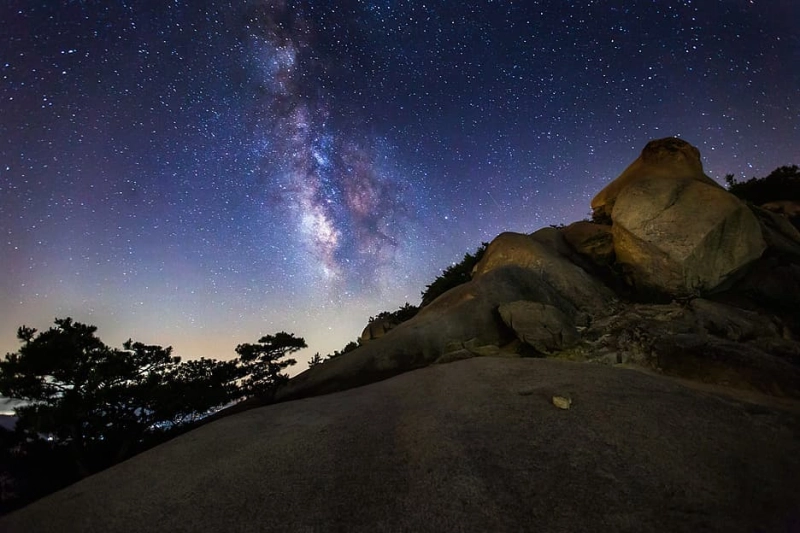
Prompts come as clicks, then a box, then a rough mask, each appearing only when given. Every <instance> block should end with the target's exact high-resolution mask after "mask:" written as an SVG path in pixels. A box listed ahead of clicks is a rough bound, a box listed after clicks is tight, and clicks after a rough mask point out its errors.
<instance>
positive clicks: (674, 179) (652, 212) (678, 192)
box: [592, 138, 766, 297]
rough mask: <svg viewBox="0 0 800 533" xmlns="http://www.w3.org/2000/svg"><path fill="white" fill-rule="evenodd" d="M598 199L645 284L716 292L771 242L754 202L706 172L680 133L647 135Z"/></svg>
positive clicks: (633, 278) (629, 272) (621, 259)
mask: <svg viewBox="0 0 800 533" xmlns="http://www.w3.org/2000/svg"><path fill="white" fill-rule="evenodd" d="M592 206H593V208H595V209H596V211H595V213H598V211H599V212H600V213H602V215H605V214H609V213H610V216H611V221H612V227H611V231H612V235H613V239H614V251H615V254H616V260H617V263H618V264H619V265H620V266H621V267H622V268H623V270H624V272H625V274H626V278H627V281H628V282H629V283H630V284H631V285H632V286H634V287H635V288H636V289H637V290H641V291H648V290H652V291H654V292H659V293H664V294H668V295H670V296H677V297H686V296H696V295H701V294H707V293H710V292H713V291H714V290H715V289H717V288H719V287H720V286H722V285H724V284H725V282H727V281H729V280H732V279H734V278H735V277H736V276H737V275H738V274H740V273H741V272H743V270H744V269H745V267H747V266H748V265H749V264H751V263H752V262H753V261H755V260H756V259H758V258H759V257H761V254H762V253H763V252H764V250H765V248H766V243H765V242H764V239H763V237H762V232H761V227H760V225H759V223H758V219H757V218H756V217H755V216H754V215H753V213H752V212H751V210H750V209H748V208H747V206H746V205H745V204H744V203H743V202H741V201H740V200H739V199H737V198H736V197H735V196H733V195H732V194H730V193H728V192H727V191H726V190H725V189H723V188H722V187H720V186H719V185H717V184H716V183H715V182H714V181H713V180H711V179H710V178H708V177H707V176H705V175H704V174H703V172H702V165H701V164H700V159H699V152H698V151H697V149H696V148H694V147H693V146H691V145H690V144H688V143H686V142H685V141H682V140H680V139H674V138H673V139H661V140H658V141H652V142H650V143H648V144H647V146H646V147H645V149H644V150H643V151H642V155H641V156H639V158H638V159H637V160H636V161H634V162H633V164H631V165H630V166H629V167H628V168H627V169H626V170H625V172H623V173H622V175H620V177H618V178H617V179H616V180H614V181H613V182H612V183H611V184H609V185H608V186H607V187H606V188H605V189H603V190H602V191H601V192H600V194H598V195H597V197H595V199H594V200H593V201H592ZM609 208H610V212H609Z"/></svg>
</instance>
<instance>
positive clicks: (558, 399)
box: [553, 396, 572, 409]
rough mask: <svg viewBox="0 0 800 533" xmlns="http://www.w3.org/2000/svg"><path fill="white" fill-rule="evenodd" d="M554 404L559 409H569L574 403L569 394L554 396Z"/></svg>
mask: <svg viewBox="0 0 800 533" xmlns="http://www.w3.org/2000/svg"><path fill="white" fill-rule="evenodd" d="M553 405H555V406H556V407H558V408H559V409H569V406H570V405H572V398H569V397H567V396H553Z"/></svg>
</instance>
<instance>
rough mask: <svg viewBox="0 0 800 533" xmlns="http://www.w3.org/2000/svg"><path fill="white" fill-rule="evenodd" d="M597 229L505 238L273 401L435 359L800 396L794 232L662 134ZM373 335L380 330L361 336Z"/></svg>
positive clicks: (619, 188)
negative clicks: (589, 366)
mask: <svg viewBox="0 0 800 533" xmlns="http://www.w3.org/2000/svg"><path fill="white" fill-rule="evenodd" d="M592 208H593V210H594V213H595V216H594V221H593V222H590V221H580V222H575V223H574V224H571V225H569V226H567V227H563V228H544V229H541V230H539V231H536V232H534V233H532V234H530V235H527V234H518V233H503V234H501V235H499V236H498V237H497V238H495V239H494V240H493V241H492V242H491V243H490V245H489V246H488V248H487V250H486V253H485V255H484V257H483V258H482V259H481V261H480V262H479V263H478V264H477V265H476V267H475V269H474V272H473V277H472V280H471V281H470V282H468V283H466V284H463V285H461V286H458V287H456V288H454V289H452V290H450V291H449V292H447V293H445V294H443V295H442V296H440V297H439V298H437V299H436V300H435V301H433V302H432V303H430V304H429V305H427V306H425V307H423V308H422V310H421V311H420V312H419V313H418V314H417V316H415V317H414V318H412V319H411V320H409V321H407V322H404V323H402V324H399V325H397V324H391V327H383V325H381V328H380V331H379V332H372V333H371V329H370V328H367V330H365V332H364V334H363V335H362V338H361V340H362V343H363V345H362V346H361V347H360V348H359V349H357V350H355V351H354V352H351V353H349V354H348V355H347V357H343V358H338V359H337V360H332V361H329V362H326V363H325V364H323V365H318V366H316V367H314V368H312V369H310V370H308V371H307V372H304V373H303V374H301V375H299V376H297V377H295V378H294V379H293V380H291V381H290V383H289V384H288V385H287V386H286V387H285V388H284V389H283V390H281V391H279V393H278V398H279V399H280V400H288V399H293V398H299V397H305V396H312V395H316V394H321V393H328V392H333V391H336V390H344V389H346V388H349V387H352V386H356V385H363V384H365V383H369V382H372V381H375V380H378V379H383V378H386V377H388V376H391V375H395V374H398V373H401V372H405V371H408V370H412V369H415V368H420V367H424V366H427V365H429V364H433V363H444V362H451V361H454V360H458V359H465V358H470V357H476V356H487V355H489V356H504V357H524V356H547V357H556V358H565V359H569V360H574V361H586V362H594V363H602V364H609V365H619V364H623V365H636V366H638V367H641V368H645V369H648V370H653V371H657V372H661V373H664V374H667V375H673V376H677V377H685V378H689V379H693V380H698V381H701V382H704V383H712V384H719V385H725V386H730V387H736V388H739V389H742V390H750V391H758V392H761V393H765V394H769V395H777V396H785V397H790V398H800V342H798V339H799V338H800V313H798V312H797V309H796V305H797V302H800V233H798V231H797V230H796V229H795V228H794V227H793V226H792V224H791V223H789V221H788V219H787V218H786V217H785V216H783V215H781V214H776V213H774V212H771V211H769V210H766V209H763V208H760V207H758V206H753V205H748V204H746V203H744V202H742V201H740V200H739V199H738V198H736V197H735V196H733V195H732V194H730V193H728V192H727V191H726V190H725V189H724V188H723V187H721V186H720V185H718V184H717V183H716V182H715V181H714V180H712V179H711V178H709V177H708V176H706V175H705V174H704V173H703V167H702V163H701V160H700V153H699V151H698V150H697V149H696V148H695V147H693V146H691V145H690V144H689V143H687V142H685V141H683V140H681V139H677V138H667V139H660V140H656V141H651V142H650V143H648V144H647V146H645V148H644V149H643V150H642V153H641V155H640V156H639V157H638V158H637V159H636V160H635V161H634V162H633V163H632V164H631V165H630V166H629V167H628V168H627V169H626V170H625V171H624V172H623V173H622V174H621V175H620V176H619V177H618V178H617V179H615V180H613V181H612V182H611V183H609V184H608V185H607V186H606V187H605V188H604V189H603V190H602V191H601V192H600V193H599V194H598V195H597V196H596V197H595V198H594V199H593V200H592ZM372 329H376V328H372Z"/></svg>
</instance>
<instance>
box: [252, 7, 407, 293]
mask: <svg viewBox="0 0 800 533" xmlns="http://www.w3.org/2000/svg"><path fill="white" fill-rule="evenodd" d="M250 13H251V15H252V16H251V17H250V18H249V21H248V24H247V26H246V29H247V31H248V33H249V35H248V46H249V47H250V50H251V54H252V58H253V65H254V69H255V73H256V78H255V81H256V83H257V84H258V93H259V95H260V96H259V98H258V99H257V101H256V103H255V104H254V105H253V111H252V112H253V113H254V115H255V116H256V117H257V118H256V121H255V122H256V123H255V133H256V135H257V138H258V139H259V144H260V146H261V149H260V152H259V156H261V157H263V158H264V160H263V164H262V165H261V171H262V172H263V173H264V174H265V176H264V178H265V183H269V184H271V185H270V186H271V187H273V188H274V187H277V188H278V189H279V193H278V194H277V196H276V198H277V201H276V202H275V203H274V204H273V205H271V206H270V207H271V208H273V209H286V210H288V212H289V213H291V217H292V220H293V222H294V224H295V225H296V227H297V230H298V234H299V237H300V240H301V241H302V242H303V244H304V245H305V249H306V250H307V251H308V252H310V254H311V256H312V258H313V259H312V263H311V264H312V265H315V266H317V265H318V266H319V272H320V273H321V274H322V275H323V276H324V278H325V280H326V281H328V282H329V283H330V284H331V286H333V287H336V288H344V289H345V290H346V291H351V290H363V289H369V288H374V287H375V285H376V284H379V283H380V280H379V279H378V277H379V276H380V275H381V274H383V273H384V272H385V267H387V266H390V265H391V262H392V260H393V258H394V255H395V251H396V248H397V245H398V240H399V239H403V237H404V235H403V233H404V232H403V228H404V227H406V226H407V224H408V220H407V218H408V215H409V213H408V212H407V211H406V210H404V209H403V207H402V206H403V204H404V203H406V202H408V200H409V199H408V198H407V197H405V196H404V193H405V192H406V191H405V190H404V189H406V188H407V185H406V184H404V183H402V182H401V181H400V180H399V179H398V177H397V176H396V174H395V173H394V172H393V171H392V169H391V167H390V166H389V164H390V162H387V161H386V157H385V154H382V151H381V148H382V147H381V145H380V143H379V142H376V141H373V142H372V143H370V141H368V140H367V139H365V138H364V135H363V133H362V132H358V131H355V130H353V129H352V127H350V128H348V127H347V126H344V127H342V126H339V127H338V128H337V127H336V126H334V125H332V124H331V121H332V118H331V112H332V109H331V107H332V103H331V101H330V100H331V99H330V95H329V94H327V93H326V91H325V89H324V88H322V87H319V86H318V85H315V84H318V78H317V77H315V75H322V74H324V71H326V70H330V69H335V68H337V66H336V65H334V64H331V63H332V61H327V62H326V60H325V59H321V60H320V59H318V58H315V57H313V56H312V54H313V48H312V41H313V39H314V35H315V33H316V31H315V29H314V26H313V24H312V23H311V22H310V21H307V20H304V19H303V18H302V16H300V15H298V14H297V13H294V12H292V10H290V9H289V8H288V7H287V5H286V3H285V2H274V3H269V2H268V3H265V4H262V5H260V6H259V7H258V9H254V10H253V11H251V12H250Z"/></svg>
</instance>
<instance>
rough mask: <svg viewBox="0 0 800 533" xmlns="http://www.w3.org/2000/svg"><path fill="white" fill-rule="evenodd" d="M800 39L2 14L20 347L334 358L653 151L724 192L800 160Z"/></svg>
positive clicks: (224, 8) (575, 213)
mask: <svg viewBox="0 0 800 533" xmlns="http://www.w3.org/2000/svg"><path fill="white" fill-rule="evenodd" d="M623 4H624V5H625V6H626V7H624V8H623V7H620V6H622V5H623ZM798 20H800V4H797V3H796V2H795V1H793V0H771V1H768V2H767V1H763V0H758V1H756V0H754V1H740V0H719V1H714V0H704V1H699V0H695V1H689V0H684V1H672V2H661V1H637V2H616V1H602V0H595V1H588V0H587V1H574V2H571V1H568V0H551V1H540V2H535V1H527V2H511V1H505V2H502V1H485V2H470V1H463V2H462V1H460V2H452V1H432V2H389V1H382V2H378V1H375V2H366V1H364V2H362V1H345V2H340V1H337V2H310V1H308V2H291V1H288V0H287V1H261V2H213V1H209V2H202V1H200V2H194V1H193V2H188V1H183V0H175V1H171V2H164V1H158V2H155V1H140V2H135V1H119V2H99V1H83V2H78V1H72V2H55V1H50V2H39V3H37V4H36V5H33V3H31V2H28V1H19V0H9V1H6V2H3V4H2V6H0V21H2V22H0V231H2V239H1V240H0V258H2V259H1V260H2V268H3V273H4V274H3V276H2V278H0V348H2V349H3V350H4V351H10V350H14V349H16V346H17V345H16V342H15V341H14V333H15V331H16V328H17V327H18V326H19V325H21V324H23V323H24V324H27V325H30V326H34V327H38V328H40V329H42V328H46V327H47V326H48V325H49V324H50V323H51V322H52V319H53V318H54V317H56V316H58V317H64V316H72V317H73V318H75V319H76V320H79V321H82V322H88V323H92V324H95V325H97V326H98V327H99V328H100V329H99V334H100V336H101V338H103V339H104V340H105V341H106V342H108V343H110V344H113V345H119V343H121V342H122V341H123V340H125V339H127V338H128V337H133V338H134V339H135V340H141V341H143V342H147V343H155V344H163V345H173V346H174V347H175V350H176V354H177V355H181V356H183V357H194V356H201V355H202V356H210V357H232V356H233V355H234V352H233V349H234V347H235V346H236V345H237V344H238V343H241V342H252V341H255V340H257V338H258V337H259V336H260V335H262V334H267V333H272V332H275V331H278V330H287V331H290V332H294V333H295V334H297V335H299V336H303V337H305V338H306V341H307V342H308V344H309V347H310V349H309V351H308V353H307V355H311V354H313V353H314V352H316V351H320V352H322V353H323V354H325V353H329V352H332V351H333V350H335V349H338V348H341V347H342V346H343V345H344V344H345V343H346V342H347V341H349V340H352V339H354V338H355V337H356V336H357V335H358V334H359V333H360V330H361V328H362V327H363V325H364V324H365V322H366V319H367V318H368V317H369V316H370V315H374V314H376V313H378V312H380V311H382V310H391V309H395V308H397V307H398V306H399V305H401V304H403V303H404V302H406V301H409V302H411V303H414V304H416V303H419V294H420V291H421V290H422V289H423V288H424V286H425V285H426V284H427V283H430V282H431V281H432V280H433V279H434V277H435V276H436V275H437V274H438V273H439V271H440V270H441V269H442V268H444V267H446V266H447V265H448V264H449V263H451V262H453V261H457V260H459V259H460V258H461V257H462V256H463V254H464V252H466V251H472V250H474V248H475V247H477V246H478V245H479V244H480V243H481V242H482V241H488V240H491V238H493V237H494V236H495V235H496V234H498V233H499V232H501V231H505V230H513V231H526V232H530V231H533V230H535V229H538V228H540V227H542V226H544V225H548V224H558V223H564V222H569V221H573V220H577V219H581V218H584V217H585V216H586V215H587V214H588V212H589V201H590V199H591V198H592V196H593V195H594V194H595V193H596V192H598V191H599V190H600V189H601V188H602V187H603V186H604V185H605V184H606V183H607V182H608V181H609V180H611V179H613V178H614V177H616V176H617V175H618V174H619V173H621V172H622V170H623V169H624V168H625V166H626V165H627V164H629V163H630V162H631V161H632V160H633V159H634V158H635V157H636V156H637V155H638V153H639V151H640V150H641V148H642V147H643V146H644V144H645V143H646V142H647V141H648V140H651V139H653V138H660V137H666V136H670V135H677V136H680V137H682V138H684V139H686V140H687V141H689V142H691V143H692V144H694V145H696V146H697V147H698V148H699V149H700V151H701V153H702V155H703V163H704V165H705V169H706V173H707V174H708V175H710V176H711V177H713V178H715V179H720V180H721V178H722V177H723V176H724V175H725V174H727V173H734V174H736V175H737V176H738V177H751V176H763V175H766V174H767V173H769V172H770V171H771V170H773V169H774V168H775V167H777V166H780V165H785V164H792V163H800V143H799V142H798V140H800V131H799V130H800V111H799V110H798V101H799V100H800V98H799V97H800V73H799V72H800V71H799V70H798V69H797V68H796V67H795V65H796V64H797V60H798V58H800V40H799V39H798V32H797V30H796V24H797V21H798ZM300 366H304V365H303V364H302V363H301V365H300Z"/></svg>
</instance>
